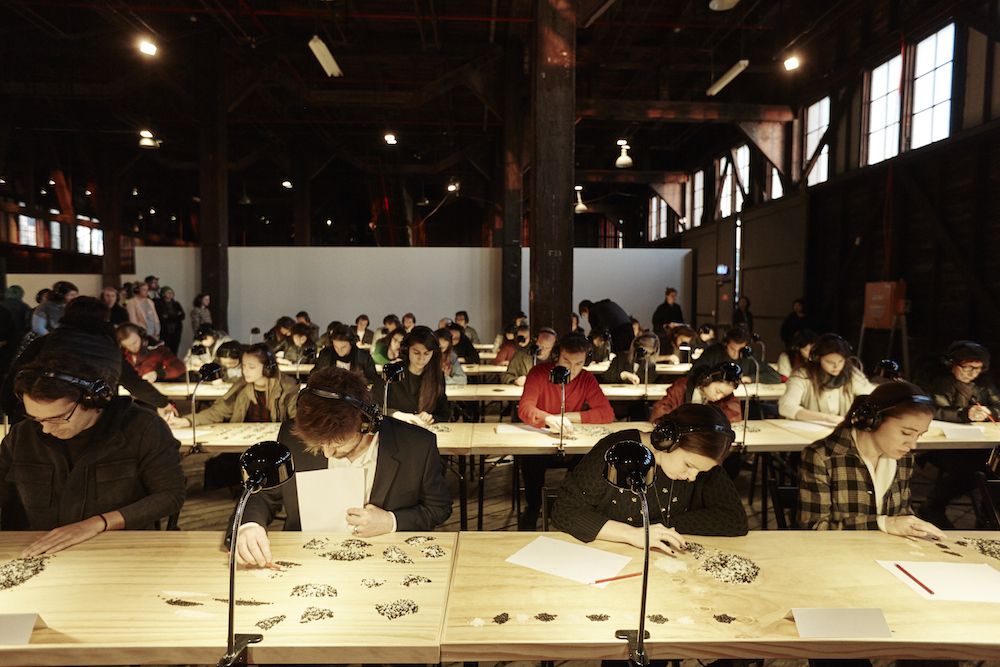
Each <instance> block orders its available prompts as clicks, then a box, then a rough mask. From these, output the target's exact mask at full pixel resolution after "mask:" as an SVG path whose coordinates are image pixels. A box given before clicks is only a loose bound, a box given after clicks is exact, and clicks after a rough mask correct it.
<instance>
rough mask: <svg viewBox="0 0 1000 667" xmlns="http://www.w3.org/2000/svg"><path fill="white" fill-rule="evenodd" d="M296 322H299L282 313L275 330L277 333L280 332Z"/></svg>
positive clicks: (275, 324)
mask: <svg viewBox="0 0 1000 667" xmlns="http://www.w3.org/2000/svg"><path fill="white" fill-rule="evenodd" d="M296 324H297V322H296V321H295V320H293V319H292V318H290V317H289V316H288V315H282V316H281V317H279V318H278V321H277V322H275V323H274V331H275V333H280V332H281V330H282V329H291V328H292V327H293V326H295V325H296Z"/></svg>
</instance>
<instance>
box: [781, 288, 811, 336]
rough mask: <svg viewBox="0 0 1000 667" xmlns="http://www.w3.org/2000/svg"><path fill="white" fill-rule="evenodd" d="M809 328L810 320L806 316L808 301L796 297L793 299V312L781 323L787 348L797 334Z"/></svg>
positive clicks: (782, 334)
mask: <svg viewBox="0 0 1000 667" xmlns="http://www.w3.org/2000/svg"><path fill="white" fill-rule="evenodd" d="M808 328H809V320H808V319H807V318H806V302H805V301H803V300H802V299H796V300H795V301H792V312H790V313H789V314H788V317H786V318H785V321H784V322H782V323H781V342H783V343H784V344H785V347H786V348H790V347H791V346H792V339H793V338H795V334H797V333H798V332H800V331H803V330H805V329H808Z"/></svg>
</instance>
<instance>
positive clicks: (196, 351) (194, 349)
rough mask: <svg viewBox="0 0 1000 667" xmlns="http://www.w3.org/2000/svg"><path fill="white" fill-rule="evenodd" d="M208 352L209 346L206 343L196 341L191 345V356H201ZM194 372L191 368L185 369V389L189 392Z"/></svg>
mask: <svg viewBox="0 0 1000 667" xmlns="http://www.w3.org/2000/svg"><path fill="white" fill-rule="evenodd" d="M206 352H208V348H207V347H205V346H204V345H202V344H201V343H195V344H194V345H192V346H191V356H192V357H195V356H198V357H200V356H201V355H203V354H205V353H206ZM192 361H193V359H192ZM185 365H187V364H186V363H185ZM192 372H193V371H191V370H190V369H185V370H184V383H185V387H184V389H185V391H186V392H187V393H188V394H190V393H191V373H192Z"/></svg>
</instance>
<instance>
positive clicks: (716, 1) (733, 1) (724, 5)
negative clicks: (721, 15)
mask: <svg viewBox="0 0 1000 667" xmlns="http://www.w3.org/2000/svg"><path fill="white" fill-rule="evenodd" d="M738 4H740V0H712V1H711V2H710V3H708V8H709V9H711V10H712V11H713V12H728V11H729V10H730V9H732V8H733V7H735V6H736V5H738Z"/></svg>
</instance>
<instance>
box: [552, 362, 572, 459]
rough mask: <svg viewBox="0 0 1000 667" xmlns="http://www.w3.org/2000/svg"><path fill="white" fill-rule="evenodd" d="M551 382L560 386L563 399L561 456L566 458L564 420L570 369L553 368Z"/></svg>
mask: <svg viewBox="0 0 1000 667" xmlns="http://www.w3.org/2000/svg"><path fill="white" fill-rule="evenodd" d="M549 382H551V383H552V384H557V385H559V389H560V391H561V392H562V398H561V399H560V402H559V450H558V452H557V453H558V454H559V456H564V455H565V452H564V451H563V419H564V418H565V416H566V385H568V384H569V369H568V368H566V367H565V366H553V367H552V370H550V371H549Z"/></svg>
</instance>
